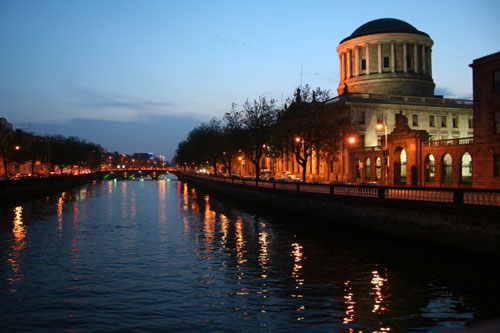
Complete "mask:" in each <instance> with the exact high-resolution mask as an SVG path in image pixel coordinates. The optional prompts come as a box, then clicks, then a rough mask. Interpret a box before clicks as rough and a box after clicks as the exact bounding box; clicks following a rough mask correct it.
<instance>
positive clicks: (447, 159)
mask: <svg viewBox="0 0 500 333" xmlns="http://www.w3.org/2000/svg"><path fill="white" fill-rule="evenodd" d="M451 162H452V161H451V155H450V154H446V155H444V156H443V158H442V159H441V176H442V182H443V183H446V184H451V179H452V178H451V172H452V169H451Z"/></svg>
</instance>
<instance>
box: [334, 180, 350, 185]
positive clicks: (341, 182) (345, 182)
mask: <svg viewBox="0 0 500 333" xmlns="http://www.w3.org/2000/svg"><path fill="white" fill-rule="evenodd" d="M330 185H352V184H351V183H349V182H348V181H345V180H334V181H332V182H330Z"/></svg>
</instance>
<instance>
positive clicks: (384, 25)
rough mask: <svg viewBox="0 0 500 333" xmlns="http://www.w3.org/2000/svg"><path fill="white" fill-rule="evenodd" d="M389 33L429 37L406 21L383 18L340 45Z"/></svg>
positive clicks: (363, 26)
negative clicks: (352, 40)
mask: <svg viewBox="0 0 500 333" xmlns="http://www.w3.org/2000/svg"><path fill="white" fill-rule="evenodd" d="M389 32H402V33H410V34H419V35H424V36H427V37H429V35H428V34H426V33H425V32H422V31H418V30H417V29H415V27H414V26H412V25H411V24H409V23H406V22H405V21H401V20H398V19H393V18H383V19H378V20H373V21H370V22H368V23H365V24H363V25H362V26H360V27H359V28H357V29H356V30H354V32H353V33H352V34H351V35H350V36H349V37H347V38H344V39H343V40H342V41H341V42H340V44H342V43H343V42H345V41H347V40H350V39H353V38H357V37H361V36H367V35H373V34H382V33H389Z"/></svg>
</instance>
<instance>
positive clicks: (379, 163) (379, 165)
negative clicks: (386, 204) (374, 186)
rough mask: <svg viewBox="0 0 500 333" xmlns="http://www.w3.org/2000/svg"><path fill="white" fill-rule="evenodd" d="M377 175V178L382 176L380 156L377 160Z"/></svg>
mask: <svg viewBox="0 0 500 333" xmlns="http://www.w3.org/2000/svg"><path fill="white" fill-rule="evenodd" d="M375 177H377V180H378V179H381V178H382V160H381V159H380V157H377V159H376V160H375Z"/></svg>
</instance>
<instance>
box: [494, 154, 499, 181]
mask: <svg viewBox="0 0 500 333" xmlns="http://www.w3.org/2000/svg"><path fill="white" fill-rule="evenodd" d="M493 162H494V170H493V175H494V176H495V177H500V155H494V156H493Z"/></svg>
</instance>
